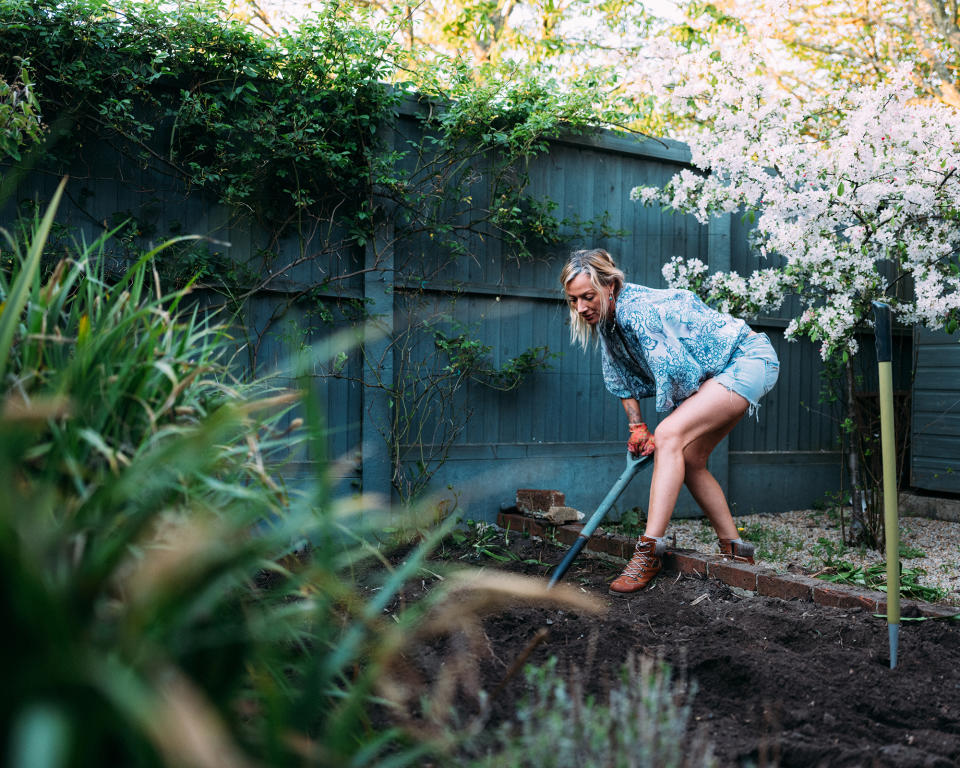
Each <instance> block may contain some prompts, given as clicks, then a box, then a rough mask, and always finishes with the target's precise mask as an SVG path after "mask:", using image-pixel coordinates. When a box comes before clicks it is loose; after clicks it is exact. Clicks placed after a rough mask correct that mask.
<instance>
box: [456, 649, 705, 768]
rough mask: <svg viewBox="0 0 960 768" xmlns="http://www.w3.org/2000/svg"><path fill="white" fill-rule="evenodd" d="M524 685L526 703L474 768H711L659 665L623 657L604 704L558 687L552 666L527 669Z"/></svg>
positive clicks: (681, 699) (683, 703)
mask: <svg viewBox="0 0 960 768" xmlns="http://www.w3.org/2000/svg"><path fill="white" fill-rule="evenodd" d="M527 682H528V684H529V685H530V686H531V687H532V692H531V694H530V697H529V699H528V700H527V701H526V702H525V703H524V704H523V705H521V706H520V707H519V708H518V710H517V713H516V715H515V717H514V720H513V722H511V723H508V724H507V725H506V726H505V727H503V728H501V729H500V731H499V732H498V733H497V735H496V737H495V739H494V742H493V744H492V745H491V746H488V747H487V754H486V756H485V757H483V758H481V759H480V760H478V761H477V762H476V763H475V765H476V766H477V768H480V766H483V767H484V768H494V767H495V766H504V768H506V767H507V766H510V767H511V768H514V767H517V766H531V767H533V766H536V768H567V767H568V766H569V767H570V768H575V767H577V768H578V767H579V766H584V765H603V766H612V767H615V768H621V767H622V768H627V767H628V766H629V768H644V767H645V766H650V767H651V768H654V767H655V768H671V767H673V766H676V767H677V768H679V767H680V766H683V767H684V768H686V767H688V766H689V767H690V768H692V767H693V766H710V765H714V761H713V754H712V748H711V747H710V745H709V744H707V743H705V742H704V741H702V740H701V739H700V738H699V737H695V738H689V737H688V736H687V723H688V720H689V717H690V705H689V696H687V695H685V692H684V691H683V689H682V688H678V687H676V686H675V684H674V681H673V677H672V673H671V671H670V668H669V667H667V666H666V665H665V664H663V663H662V662H656V661H654V660H652V659H650V658H648V657H641V659H640V661H639V663H638V662H637V660H636V659H635V658H634V657H633V656H631V657H629V658H628V659H627V662H626V664H625V665H624V667H623V670H622V672H621V678H620V683H619V685H617V686H615V687H614V688H612V689H611V690H610V692H609V694H608V696H607V700H606V703H601V702H599V701H596V700H594V699H593V698H592V697H588V696H586V695H585V694H584V691H583V684H582V681H581V680H580V679H579V678H578V677H576V676H574V677H573V679H572V680H571V681H570V682H569V683H568V682H567V681H566V680H564V678H563V677H561V676H560V675H559V674H558V673H557V669H556V659H551V661H550V662H548V663H547V664H546V665H545V666H543V667H539V668H535V667H534V668H530V669H529V670H528V672H527ZM691 696H692V693H691Z"/></svg>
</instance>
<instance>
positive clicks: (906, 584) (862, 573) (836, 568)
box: [817, 560, 947, 602]
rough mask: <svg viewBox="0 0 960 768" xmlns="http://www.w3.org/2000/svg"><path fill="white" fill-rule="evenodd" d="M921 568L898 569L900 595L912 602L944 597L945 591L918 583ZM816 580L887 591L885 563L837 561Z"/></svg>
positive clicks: (819, 574) (924, 572) (929, 600)
mask: <svg viewBox="0 0 960 768" xmlns="http://www.w3.org/2000/svg"><path fill="white" fill-rule="evenodd" d="M926 573H927V572H926V571H925V570H923V568H901V569H900V595H901V596H902V597H906V598H912V599H914V600H926V601H927V602H936V601H937V600H940V599H942V598H943V597H945V596H946V594H947V591H946V590H945V589H940V588H939V587H929V586H926V585H924V584H921V583H920V581H921V579H922V578H923V576H925V575H926ZM817 578H820V579H823V580H824V581H829V582H832V583H834V584H854V585H856V586H860V587H866V588H867V589H876V590H879V591H880V592H886V591H887V586H888V585H887V566H886V563H875V564H874V565H864V566H861V565H854V564H853V563H850V562H848V561H846V560H839V561H837V562H836V564H835V565H833V566H830V567H829V568H828V569H825V570H824V571H822V572H820V573H818V574H817Z"/></svg>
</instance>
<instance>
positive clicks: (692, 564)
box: [663, 551, 707, 576]
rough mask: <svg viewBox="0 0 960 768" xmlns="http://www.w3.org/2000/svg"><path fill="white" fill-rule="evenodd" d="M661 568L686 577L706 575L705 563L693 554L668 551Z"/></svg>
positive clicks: (700, 557) (701, 558) (699, 556)
mask: <svg viewBox="0 0 960 768" xmlns="http://www.w3.org/2000/svg"><path fill="white" fill-rule="evenodd" d="M663 567H664V568H665V569H666V570H668V571H676V572H678V573H683V574H686V575H688V576H693V575H697V576H706V575H707V561H706V560H705V559H704V558H703V557H702V556H701V555H698V554H696V553H694V552H671V551H668V552H667V554H666V555H665V556H664V558H663Z"/></svg>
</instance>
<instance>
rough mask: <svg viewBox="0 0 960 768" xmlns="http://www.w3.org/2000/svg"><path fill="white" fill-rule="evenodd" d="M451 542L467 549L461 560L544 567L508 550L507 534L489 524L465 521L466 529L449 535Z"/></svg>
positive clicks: (534, 559)
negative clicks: (486, 559) (492, 561)
mask: <svg viewBox="0 0 960 768" xmlns="http://www.w3.org/2000/svg"><path fill="white" fill-rule="evenodd" d="M451 538H452V539H453V541H454V542H455V543H456V544H458V545H460V546H464V547H466V548H467V551H466V552H465V553H464V554H462V555H460V559H461V560H481V559H483V558H489V559H491V560H495V561H496V562H498V563H510V562H514V563H524V564H526V565H546V563H544V562H543V561H542V560H539V559H536V558H522V557H520V555H518V554H517V553H516V552H514V551H513V550H512V549H510V540H509V532H506V533H504V532H501V531H500V529H499V528H497V526H495V525H491V524H490V523H484V522H478V521H475V520H467V521H466V528H465V529H463V528H460V529H457V530H455V531H453V533H451Z"/></svg>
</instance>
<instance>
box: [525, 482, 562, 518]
mask: <svg viewBox="0 0 960 768" xmlns="http://www.w3.org/2000/svg"><path fill="white" fill-rule="evenodd" d="M566 505H567V497H566V494H564V493H563V492H562V491H547V490H538V489H536V488H519V489H518V490H517V509H519V510H520V511H521V512H527V513H530V514H537V513H539V514H541V515H542V514H545V513H546V512H548V511H549V510H550V507H565V506H566Z"/></svg>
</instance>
